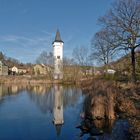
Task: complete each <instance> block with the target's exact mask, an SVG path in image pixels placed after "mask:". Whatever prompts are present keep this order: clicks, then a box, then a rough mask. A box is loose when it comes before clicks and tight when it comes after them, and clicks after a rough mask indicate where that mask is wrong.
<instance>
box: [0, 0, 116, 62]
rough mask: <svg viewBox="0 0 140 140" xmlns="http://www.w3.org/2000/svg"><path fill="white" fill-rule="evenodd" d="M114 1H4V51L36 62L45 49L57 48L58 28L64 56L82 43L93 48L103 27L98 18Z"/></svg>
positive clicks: (0, 43) (0, 8)
mask: <svg viewBox="0 0 140 140" xmlns="http://www.w3.org/2000/svg"><path fill="white" fill-rule="evenodd" d="M112 2H113V0H0V51H2V52H3V53H4V54H6V55H7V56H9V57H13V58H17V59H19V60H20V61H21V62H24V63H27V62H32V63H34V62H35V60H36V58H37V57H38V56H39V54H40V53H41V52H42V51H47V52H50V51H53V50H52V49H53V48H52V41H53V40H54V37H55V33H56V30H57V28H59V30H60V33H61V38H62V40H63V41H64V43H65V44H64V56H68V57H71V54H72V50H73V48H75V47H78V46H85V47H88V48H90V42H91V38H92V37H93V35H94V34H95V33H96V31H98V30H99V29H100V26H99V25H98V24H97V19H98V18H99V17H100V16H103V15H104V14H105V12H106V11H107V10H108V9H109V7H110V6H111V3H112Z"/></svg>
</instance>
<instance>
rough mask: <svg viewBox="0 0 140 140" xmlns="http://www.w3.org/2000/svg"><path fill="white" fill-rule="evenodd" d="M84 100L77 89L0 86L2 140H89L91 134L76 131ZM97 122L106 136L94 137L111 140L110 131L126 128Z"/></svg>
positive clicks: (46, 86) (120, 125)
mask: <svg viewBox="0 0 140 140" xmlns="http://www.w3.org/2000/svg"><path fill="white" fill-rule="evenodd" d="M84 99H85V95H84V94H83V93H82V90H81V89H79V88H77V87H75V86H62V85H53V86H52V85H38V86H31V85H30V86H29V85H20V86H18V85H0V139H1V140H31V139H32V140H87V138H88V137H89V134H85V135H83V136H81V130H80V129H77V128H76V126H78V125H79V124H81V118H80V114H81V112H82V110H83V102H84ZM95 123H96V124H97V125H98V127H99V128H100V127H101V128H103V127H105V128H104V129H105V134H104V135H103V136H96V137H95V138H96V139H105V140H110V139H111V137H112V134H111V131H112V133H115V134H116V132H118V133H120V129H119V130H118V128H123V127H124V126H125V125H127V122H125V121H121V120H119V121H117V123H116V124H117V125H115V126H114V129H112V126H113V124H114V121H113V123H112V122H111V123H109V124H108V122H101V121H99V122H98V121H97V122H95ZM102 124H104V126H102ZM122 124H123V125H122ZM116 126H118V127H116ZM121 132H122V131H121ZM113 136H114V135H113ZM120 139H121V138H120Z"/></svg>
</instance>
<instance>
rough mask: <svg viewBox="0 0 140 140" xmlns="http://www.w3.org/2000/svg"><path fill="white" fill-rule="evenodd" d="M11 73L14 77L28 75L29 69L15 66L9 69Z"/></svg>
mask: <svg viewBox="0 0 140 140" xmlns="http://www.w3.org/2000/svg"><path fill="white" fill-rule="evenodd" d="M9 71H10V73H11V74H12V75H16V74H26V73H27V69H26V68H25V67H24V66H13V67H11V68H9Z"/></svg>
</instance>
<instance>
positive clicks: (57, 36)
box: [54, 29, 63, 42]
mask: <svg viewBox="0 0 140 140" xmlns="http://www.w3.org/2000/svg"><path fill="white" fill-rule="evenodd" d="M54 42H63V41H62V40H61V36H60V32H59V30H58V29H57V32H56V36H55V40H54Z"/></svg>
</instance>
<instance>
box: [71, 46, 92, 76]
mask: <svg viewBox="0 0 140 140" xmlns="http://www.w3.org/2000/svg"><path fill="white" fill-rule="evenodd" d="M73 58H74V59H75V61H76V63H77V64H78V65H79V68H80V69H79V70H82V73H83V74H84V75H85V76H86V77H87V72H86V71H87V68H88V67H89V66H91V65H92V64H91V58H90V54H89V51H88V48H86V47H83V46H81V47H76V48H74V49H73Z"/></svg>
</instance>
